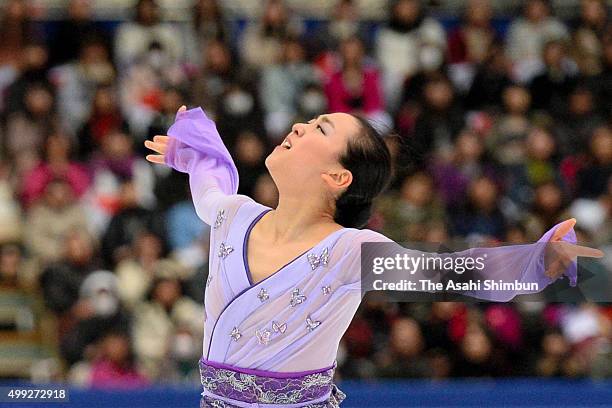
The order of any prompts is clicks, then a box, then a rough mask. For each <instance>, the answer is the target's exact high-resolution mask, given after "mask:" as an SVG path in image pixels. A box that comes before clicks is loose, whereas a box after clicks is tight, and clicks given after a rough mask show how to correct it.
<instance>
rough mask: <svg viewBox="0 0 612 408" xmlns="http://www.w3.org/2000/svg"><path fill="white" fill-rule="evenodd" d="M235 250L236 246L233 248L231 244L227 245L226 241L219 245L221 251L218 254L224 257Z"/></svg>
mask: <svg viewBox="0 0 612 408" xmlns="http://www.w3.org/2000/svg"><path fill="white" fill-rule="evenodd" d="M233 251H234V248H232V246H231V245H226V244H225V242H222V243H221V245H219V252H218V254H217V255H219V257H220V258H222V259H223V258H225V257H226V256H228V255H229V254H231V253H232V252H233Z"/></svg>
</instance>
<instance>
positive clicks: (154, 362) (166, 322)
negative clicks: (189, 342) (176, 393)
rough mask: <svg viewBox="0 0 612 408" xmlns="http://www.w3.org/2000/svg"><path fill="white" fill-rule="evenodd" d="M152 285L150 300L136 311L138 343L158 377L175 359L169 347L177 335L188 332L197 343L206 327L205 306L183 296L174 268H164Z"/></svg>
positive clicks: (148, 368) (138, 349)
mask: <svg viewBox="0 0 612 408" xmlns="http://www.w3.org/2000/svg"><path fill="white" fill-rule="evenodd" d="M159 272H160V274H158V275H157V276H156V278H155V280H154V282H153V284H152V285H151V292H150V300H149V301H148V302H146V303H144V304H142V305H141V306H140V307H139V308H138V310H136V312H135V319H136V320H135V322H134V345H135V350H136V355H137V357H138V360H139V361H140V363H141V364H142V366H143V368H144V370H145V372H146V373H147V376H148V377H149V378H151V379H154V380H157V379H159V378H160V376H161V375H167V374H168V373H167V372H165V371H164V368H166V369H169V368H170V367H169V366H171V364H172V363H171V361H169V358H168V357H169V356H168V355H167V354H166V350H168V348H169V347H171V344H172V342H173V338H174V336H176V335H177V334H178V333H186V334H188V335H190V336H191V338H192V339H194V341H196V344H199V343H200V342H198V341H197V340H195V339H197V338H198V337H201V336H200V334H199V333H200V332H201V330H202V327H201V325H202V321H203V317H204V315H203V309H202V306H199V305H197V304H195V303H194V302H193V301H192V300H191V299H189V298H187V297H185V296H183V292H182V289H181V284H180V281H179V279H178V277H177V276H176V275H174V274H173V273H172V271H170V270H160V271H159Z"/></svg>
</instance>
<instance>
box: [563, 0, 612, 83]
mask: <svg viewBox="0 0 612 408" xmlns="http://www.w3.org/2000/svg"><path fill="white" fill-rule="evenodd" d="M610 28H611V27H610V21H609V18H608V10H607V8H606V2H605V1H603V0H581V1H580V17H579V18H578V19H577V21H576V23H575V27H574V31H573V33H572V48H571V50H572V56H573V59H574V61H576V63H577V64H578V67H579V69H580V72H581V73H582V74H583V75H585V76H593V75H597V74H599V73H600V72H601V69H602V66H601V57H602V55H603V41H604V37H605V35H606V34H607V33H609V30H610Z"/></svg>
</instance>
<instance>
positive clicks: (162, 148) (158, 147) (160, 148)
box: [144, 140, 168, 154]
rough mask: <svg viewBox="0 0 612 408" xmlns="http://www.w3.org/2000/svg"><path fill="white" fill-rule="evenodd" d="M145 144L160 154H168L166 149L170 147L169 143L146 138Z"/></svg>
mask: <svg viewBox="0 0 612 408" xmlns="http://www.w3.org/2000/svg"><path fill="white" fill-rule="evenodd" d="M144 145H145V147H147V148H148V149H151V150H153V151H154V152H157V153H160V154H166V150H167V149H168V144H167V143H160V142H152V141H150V140H146V141H145V143H144Z"/></svg>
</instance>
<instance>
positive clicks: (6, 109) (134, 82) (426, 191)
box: [0, 0, 612, 387]
mask: <svg viewBox="0 0 612 408" xmlns="http://www.w3.org/2000/svg"><path fill="white" fill-rule="evenodd" d="M92 3H93V2H91V1H89V0H70V1H69V2H68V5H67V8H66V10H65V15H64V17H63V18H62V19H61V20H60V21H53V22H51V21H45V19H44V18H43V19H36V20H33V19H32V18H31V16H32V15H33V14H34V13H33V12H32V4H31V2H30V1H28V0H6V1H4V2H3V5H2V8H1V10H0V297H1V296H2V293H21V294H22V295H23V296H29V297H32V298H37V299H41V302H42V304H43V308H42V311H41V312H40V313H38V314H37V315H36V317H35V319H34V320H35V321H45V322H46V323H45V324H44V325H43V324H40V326H45V327H47V331H46V332H45V331H44V330H43V329H41V333H47V334H44V335H40V336H41V337H45V339H44V340H45V341H47V342H49V343H51V344H52V345H53V349H54V355H55V356H57V361H58V362H60V363H59V364H57V365H55V366H54V365H53V364H51V365H49V364H47V365H44V369H41V368H40V367H39V370H38V371H39V372H38V374H37V375H38V376H39V377H41V376H42V377H45V375H46V376H47V377H48V378H50V379H58V378H61V379H66V380H67V381H70V382H72V383H74V384H80V385H86V386H88V385H91V386H101V387H103V386H123V387H128V386H130V387H132V386H134V387H137V386H143V385H146V384H151V383H158V382H162V383H167V382H187V383H192V384H197V383H198V382H199V376H198V372H197V360H198V358H199V357H200V355H201V349H202V334H203V333H202V330H203V324H202V323H203V296H204V282H205V281H206V278H207V273H208V265H207V257H208V234H209V227H208V226H206V225H205V224H203V223H202V222H201V221H200V220H199V219H198V217H197V215H196V214H195V210H194V208H193V205H192V203H191V199H190V196H189V187H188V182H187V178H186V176H185V175H184V174H179V173H177V172H172V171H170V170H169V169H168V168H165V167H163V166H153V165H150V164H149V163H147V162H145V160H144V154H145V149H144V146H143V142H144V140H146V139H148V138H151V137H152V136H154V135H157V134H165V132H166V130H167V129H168V127H169V126H170V125H171V124H172V123H173V121H174V116H175V112H176V111H177V109H178V107H179V106H181V105H182V104H186V105H189V106H202V107H203V108H204V109H205V110H206V112H207V113H208V114H209V115H210V116H211V117H213V118H214V119H215V121H216V122H217V126H218V129H219V131H220V134H221V135H222V137H223V139H224V141H225V143H226V145H227V146H228V149H229V150H230V152H231V153H232V155H233V157H234V160H235V162H236V165H237V167H238V170H239V173H240V190H239V193H241V194H246V195H249V196H251V197H253V198H254V199H255V200H257V201H259V202H261V203H263V204H265V205H269V206H275V204H276V200H277V191H276V189H275V186H274V183H273V181H272V179H271V178H270V177H269V175H268V174H267V172H266V169H265V166H264V164H263V163H264V159H265V157H266V155H267V154H268V153H269V152H270V151H271V149H272V148H273V147H274V146H275V145H277V144H278V143H280V141H282V139H283V138H284V136H285V135H286V134H287V133H288V131H289V129H290V126H291V124H292V123H294V122H296V121H305V120H309V119H312V118H313V117H315V116H317V115H319V114H321V113H325V112H351V113H360V114H362V115H365V116H366V117H368V118H369V119H371V120H372V122H373V123H374V124H375V125H376V126H379V128H380V129H381V130H382V131H383V133H385V134H387V133H388V134H387V135H386V136H385V141H386V142H387V144H388V146H389V148H390V149H391V152H392V156H393V162H394V181H393V183H392V186H391V188H390V190H389V191H388V192H387V193H386V194H385V195H384V196H383V197H381V198H380V200H378V202H377V204H376V209H375V213H374V215H373V217H372V219H371V221H370V224H369V226H368V227H369V228H371V229H375V230H378V231H380V232H382V233H384V234H385V235H387V236H389V237H390V238H392V239H394V240H396V241H422V242H450V241H452V240H455V239H462V240H467V241H468V242H487V243H525V242H533V241H535V240H537V239H538V238H539V237H540V236H541V235H542V234H543V233H544V232H545V231H546V230H547V229H549V228H550V227H552V226H553V225H555V224H556V223H557V222H559V221H561V220H564V219H567V218H568V217H575V218H577V220H578V225H577V227H576V232H577V235H578V239H579V241H580V242H582V243H585V244H588V245H591V246H597V247H599V248H602V249H606V248H610V246H611V245H612V219H611V217H610V215H611V212H612V178H610V176H611V171H612V127H611V126H612V24H611V21H612V20H611V19H610V14H609V11H608V10H607V7H606V4H605V1H604V0H582V1H580V2H579V5H578V7H577V9H576V13H575V15H574V17H573V18H572V19H571V20H569V21H567V20H561V19H559V18H557V17H555V12H554V9H553V8H552V7H551V4H550V3H549V2H548V1H546V0H526V1H524V2H523V4H522V5H521V8H520V10H517V14H516V15H513V16H498V15H495V13H494V10H493V9H492V7H491V4H490V1H489V0H470V1H466V2H465V9H464V10H463V14H462V15H461V16H450V17H454V18H453V19H451V20H452V21H451V20H449V19H448V18H447V19H446V20H445V24H444V25H443V24H442V23H441V21H442V20H441V19H439V18H437V17H439V16H434V15H432V14H431V13H430V12H429V11H428V7H427V4H426V2H425V1H420V0H394V1H390V2H389V4H388V13H387V17H386V19H384V20H382V21H368V20H366V19H363V18H362V17H361V16H360V14H359V8H358V7H357V4H356V3H357V2H355V1H351V0H339V1H336V2H335V5H334V6H333V9H332V11H331V14H330V15H329V19H327V20H324V21H315V22H313V21H308V19H307V18H305V17H304V16H300V15H298V14H296V13H295V12H293V11H292V10H290V9H289V8H288V7H287V5H286V4H285V3H284V2H283V1H281V0H268V1H266V2H265V3H262V7H261V14H260V15H259V16H252V18H250V19H248V20H247V21H242V24H239V23H240V22H239V21H237V20H236V19H235V18H232V16H230V15H228V13H227V12H226V11H225V10H224V8H223V2H222V1H217V0H196V1H195V2H194V5H193V9H192V11H191V15H190V18H189V19H188V21H186V22H180V23H179V22H169V21H165V20H164V18H163V15H162V12H161V10H160V7H159V5H158V4H157V3H156V1H155V0H139V1H136V2H135V5H134V8H133V13H132V14H131V17H130V18H129V19H128V20H125V21H121V22H102V21H98V20H96V19H95V18H94V14H93V9H92V5H93V4H92ZM447 17H448V16H447ZM449 21H451V22H450V23H449ZM392 130H393V131H392ZM589 270H590V271H596V272H598V273H600V274H601V275H603V276H605V275H606V274H609V273H610V271H612V259H610V258H609V257H606V258H603V259H602V260H599V261H597V262H592V263H591V265H590V267H589ZM3 291H4V292H3ZM21 325H23V324H21ZM37 325H38V323H36V324H34V326H37ZM49 325H50V326H49ZM611 325H612V308H610V307H609V306H607V305H606V304H589V303H581V302H577V303H575V304H546V303H544V302H541V303H535V302H534V303H522V304H486V303H482V304H471V305H468V304H463V303H452V302H446V303H433V304H426V303H422V304H418V303H417V304H408V303H389V302H384V301H380V300H377V298H376V296H372V297H371V298H370V297H369V296H368V300H367V301H366V302H364V304H363V305H362V307H361V308H360V310H359V311H358V313H357V316H356V317H355V320H354V321H353V323H352V325H351V326H350V328H349V329H348V331H347V333H346V335H345V337H344V339H343V340H342V343H341V347H340V353H339V356H338V363H339V369H338V375H339V376H340V377H341V378H379V377H381V378H382V377H426V378H446V377H464V376H468V377H471V376H488V377H498V376H545V377H551V376H563V377H585V376H594V377H606V376H608V377H609V376H612V351H611V349H610V339H611V338H612V337H611V336H612V328H611ZM0 326H2V327H0V329H2V330H5V329H6V330H17V329H18V328H19V327H20V324H17V325H16V326H15V327H12V326H11V327H6V326H7V325H6V324H2V325H0ZM8 326H10V325H8ZM26 326H27V325H26ZM48 327H51V329H49V328H48ZM16 328H17V329H16ZM47 336H51V337H52V338H50V339H49V338H47ZM2 338H3V337H1V336H0V340H1V339H2ZM41 372H44V373H45V374H44V375H43V374H41Z"/></svg>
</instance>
